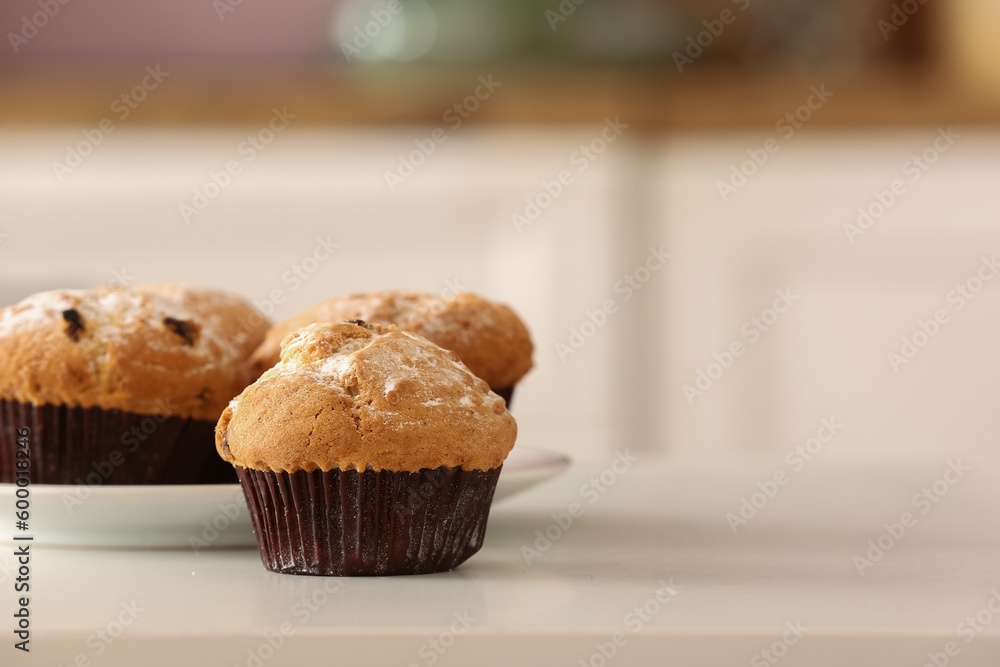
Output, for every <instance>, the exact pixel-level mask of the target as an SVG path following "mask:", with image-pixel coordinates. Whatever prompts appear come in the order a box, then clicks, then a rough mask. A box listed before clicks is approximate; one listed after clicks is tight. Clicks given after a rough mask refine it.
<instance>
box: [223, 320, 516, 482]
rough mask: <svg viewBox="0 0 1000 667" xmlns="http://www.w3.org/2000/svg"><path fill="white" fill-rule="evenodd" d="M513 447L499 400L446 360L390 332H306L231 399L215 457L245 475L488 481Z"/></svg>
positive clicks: (373, 328)
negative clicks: (458, 472)
mask: <svg viewBox="0 0 1000 667" xmlns="http://www.w3.org/2000/svg"><path fill="white" fill-rule="evenodd" d="M516 437H517V424H516V422H515V421H514V418H513V417H512V416H511V414H510V413H509V412H508V411H507V408H506V406H505V404H504V400H503V399H502V398H500V397H499V396H497V395H496V394H495V393H493V392H492V391H490V388H489V386H488V385H487V384H486V382H485V381H483V380H482V379H481V378H479V377H477V376H476V375H474V374H473V373H472V372H470V370H469V369H468V368H467V367H466V366H465V365H464V364H462V362H461V361H459V360H458V357H457V356H456V355H455V354H454V353H453V352H449V351H447V350H444V349H442V348H440V347H438V346H437V345H435V344H434V343H431V342H430V341H428V340H426V339H424V338H422V337H420V336H417V335H415V334H412V333H410V332H406V331H399V330H397V329H396V327H393V326H389V327H384V326H381V325H378V324H367V323H363V322H362V323H360V324H356V323H349V322H343V323H317V324H311V325H308V326H306V327H305V328H303V329H300V330H298V331H296V332H294V333H292V334H289V335H288V336H287V337H286V338H285V339H284V341H282V347H281V361H280V362H279V363H278V364H277V365H276V366H274V367H273V368H271V369H269V370H268V371H266V372H265V373H264V374H263V375H262V376H261V377H260V378H259V379H258V380H257V382H255V383H254V384H252V385H251V386H249V387H247V388H246V390H244V392H243V393H242V394H240V395H239V396H238V397H237V398H236V399H234V400H233V401H232V402H231V403H230V405H229V407H228V408H226V410H225V412H223V414H222V418H221V419H220V420H219V424H218V427H217V428H216V447H217V449H218V451H219V455H220V456H222V458H224V459H225V460H227V461H229V462H230V463H232V464H234V465H237V466H241V467H244V468H253V469H256V470H265V471H267V470H269V471H274V472H278V471H285V472H295V471H298V470H306V471H310V472H311V471H313V470H316V469H322V470H324V471H330V470H333V469H340V470H358V471H365V470H369V469H371V470H383V469H387V470H390V471H396V472H404V471H406V472H419V471H420V470H422V469H433V468H438V467H441V466H445V467H448V468H461V469H463V470H476V469H478V470H491V469H494V468H497V467H498V466H500V465H501V464H502V463H503V461H504V459H505V458H506V457H507V454H508V453H509V452H510V450H511V448H512V447H513V446H514V440H515V439H516Z"/></svg>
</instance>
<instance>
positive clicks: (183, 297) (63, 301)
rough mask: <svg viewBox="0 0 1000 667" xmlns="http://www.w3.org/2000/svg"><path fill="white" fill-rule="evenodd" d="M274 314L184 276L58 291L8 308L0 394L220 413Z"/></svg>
mask: <svg viewBox="0 0 1000 667" xmlns="http://www.w3.org/2000/svg"><path fill="white" fill-rule="evenodd" d="M268 324H269V323H268V322H267V320H266V318H264V317H263V316H261V315H260V314H259V313H257V311H256V310H254V309H253V307H252V306H250V305H249V304H248V303H246V302H245V301H244V300H243V299H241V298H240V297H237V296H235V295H231V294H228V293H226V292H220V291H217V290H209V289H203V288H195V287H187V286H184V285H179V284H172V283H171V284H158V285H141V286H137V287H134V288H129V289H120V288H107V287H102V288H96V289H91V290H58V291H52V292H42V293H40V294H36V295H34V296H30V297H28V298H27V299H25V300H23V301H22V302H21V303H19V304H16V305H14V306H9V307H7V308H4V309H0V398H5V399H8V400H13V401H18V402H22V403H32V404H35V405H42V404H51V405H68V406H74V407H75V406H81V407H84V408H89V407H99V408H103V409H120V410H123V411H127V412H132V413H136V414H156V415H169V416H181V417H191V418H194V419H203V420H211V421H215V420H216V419H218V417H219V415H220V414H221V412H222V410H223V409H224V408H225V406H226V405H227V403H228V402H229V400H230V399H231V398H232V397H233V396H235V395H236V394H238V393H239V392H240V391H241V390H242V389H243V388H244V387H246V385H247V384H248V383H249V382H250V381H252V376H251V374H252V370H251V368H250V365H249V362H248V359H249V356H250V354H251V352H252V350H253V349H254V348H255V347H256V346H258V345H259V343H260V342H261V341H262V340H263V337H264V332H265V330H266V328H267V326H268Z"/></svg>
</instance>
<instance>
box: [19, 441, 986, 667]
mask: <svg viewBox="0 0 1000 667" xmlns="http://www.w3.org/2000/svg"><path fill="white" fill-rule="evenodd" d="M611 460H612V459H611V458H610V457H609V458H608V460H607V461H604V462H597V461H594V462H586V463H576V464H574V465H573V466H572V467H571V468H570V469H569V471H568V472H566V473H565V474H564V475H563V476H562V477H560V478H558V479H556V480H553V481H551V482H548V483H547V484H545V485H544V486H542V487H539V488H537V489H534V490H531V491H528V492H526V493H525V494H523V495H521V496H518V497H515V498H511V499H509V500H507V501H504V502H502V503H499V504H498V505H497V506H496V507H494V511H493V513H492V515H491V518H490V523H489V530H488V533H487V537H486V544H485V546H484V548H483V549H482V551H480V553H479V554H477V555H476V556H474V557H473V559H472V560H470V561H469V562H467V563H466V564H465V565H463V566H462V567H460V568H459V569H458V570H456V571H454V572H451V573H445V574H439V575H430V576H414V577H396V578H349V579H337V578H314V577H295V576H286V575H278V574H273V573H270V572H267V571H265V570H264V568H263V567H262V566H261V563H260V559H259V556H258V554H257V552H256V550H253V549H231V550H214V551H202V552H200V553H199V554H195V553H193V552H191V551H189V550H103V549H63V548H51V547H50V548H45V547H44V545H41V544H35V545H34V547H33V550H34V557H33V561H32V583H33V590H32V594H33V597H32V602H31V605H32V606H31V613H32V619H33V635H32V641H31V646H32V652H31V653H30V655H25V654H23V653H21V652H19V651H15V650H13V648H12V647H11V644H13V640H12V639H11V635H10V634H9V633H10V627H11V626H12V622H11V613H12V612H11V610H12V609H13V605H14V599H15V594H14V592H13V590H12V581H11V580H10V578H9V576H6V575H3V574H0V578H4V579H6V580H5V581H4V582H3V583H2V585H0V591H2V593H0V610H2V616H3V618H5V619H7V620H6V621H4V623H3V626H4V627H3V628H2V629H3V636H4V637H6V639H5V640H4V645H3V646H2V647H0V656H2V657H0V664H2V665H10V664H32V665H34V664H37V665H53V666H54V665H69V664H72V662H73V661H74V660H80V662H79V663H78V664H92V665H225V666H229V665H247V664H250V665H258V664H262V665H268V666H272V665H296V666H300V665H312V664H316V665H320V664H322V665H331V664H344V665H362V664H378V665H402V666H407V665H411V664H416V665H429V664H432V658H433V664H436V665H483V666H489V665H522V664H539V665H555V664H566V665H579V664H581V662H580V661H581V660H584V661H585V662H584V664H587V662H588V661H589V664H593V665H602V664H605V663H604V662H602V658H600V657H599V654H597V655H598V657H597V658H594V659H592V654H594V653H595V651H596V650H597V649H596V648H595V643H598V642H600V643H606V642H609V641H610V640H611V639H612V637H613V634H614V633H615V632H618V631H621V632H623V637H624V639H626V640H627V641H626V642H625V643H624V645H623V646H622V647H620V648H618V649H617V651H616V655H615V656H614V658H613V659H612V660H610V661H607V664H613V665H621V666H625V665H651V664H678V665H688V666H691V667H694V666H700V665H713V666H715V665H730V664H731V665H747V664H750V665H766V664H774V663H771V662H768V661H767V660H766V658H764V657H763V656H762V655H761V654H760V653H759V652H760V651H762V650H764V649H767V648H769V647H771V646H772V644H774V642H776V641H779V640H780V639H781V637H782V633H783V632H784V630H785V627H786V623H788V622H791V623H793V624H794V623H799V624H800V625H801V626H803V627H804V628H807V629H808V630H807V631H805V632H804V635H803V637H802V639H801V640H800V641H798V642H797V643H796V644H794V645H791V646H788V647H787V651H785V652H784V655H783V657H781V658H780V660H778V661H777V664H781V665H783V666H788V667H791V666H794V665H811V666H814V667H823V666H826V665H831V666H832V665H838V666H841V665H853V666H854V667H865V666H868V665H872V666H874V665H879V666H885V665H914V666H915V667H919V666H920V665H923V664H924V663H925V662H927V661H928V660H929V658H928V657H927V652H929V651H930V652H941V651H943V650H944V647H945V645H946V643H947V642H949V641H956V644H957V646H958V647H959V648H960V651H961V653H960V655H959V656H958V657H957V658H953V659H951V661H950V664H953V665H996V664H1000V619H997V621H996V622H995V623H993V622H992V619H991V622H990V624H987V625H986V626H985V627H984V628H983V629H982V630H981V631H980V632H978V633H976V634H975V635H974V637H973V640H972V641H970V642H966V639H967V636H964V635H961V636H960V635H959V634H957V632H958V626H959V624H960V623H962V622H963V620H964V619H965V618H966V617H967V616H970V615H972V616H975V614H976V612H977V611H979V610H980V609H983V608H985V607H986V604H987V602H988V601H989V599H990V597H991V595H992V593H991V591H992V590H993V589H994V587H996V588H998V589H1000V577H998V574H997V573H998V566H1000V530H998V528H1000V518H998V516H1000V515H998V511H997V510H998V509H1000V490H998V489H997V485H996V484H995V483H993V482H992V480H991V478H992V477H993V475H992V474H991V472H992V471H991V470H988V469H987V467H986V466H985V465H978V466H977V465H975V464H971V462H968V461H963V463H964V464H969V465H970V468H971V470H970V472H968V473H966V474H965V475H964V476H963V477H962V478H961V479H960V480H959V481H958V483H957V484H955V485H954V486H952V487H949V491H948V494H947V495H946V496H944V497H943V498H942V499H941V500H940V502H938V503H936V504H935V505H934V506H933V508H932V509H930V511H928V512H927V513H926V514H921V513H920V512H919V510H918V509H916V508H915V507H914V506H913V504H912V496H913V495H914V494H915V493H917V492H919V491H920V489H921V488H922V487H923V486H925V485H928V484H931V483H933V482H934V481H935V480H937V479H939V478H941V476H942V474H943V472H944V470H945V469H947V467H948V465H947V462H945V461H942V462H940V464H939V465H937V464H934V465H924V466H910V467H906V468H903V469H900V468H898V467H889V466H882V467H878V468H858V469H850V470H849V469H842V468H838V469H828V468H823V467H821V466H820V464H819V463H813V464H810V465H807V466H806V467H805V469H804V470H802V472H799V473H796V474H794V475H792V477H791V479H790V481H789V482H788V483H787V484H786V485H784V486H783V487H781V488H780V490H779V491H778V493H777V495H776V496H775V497H774V498H773V499H771V500H769V501H768V503H767V504H766V505H765V506H764V507H763V509H762V510H760V512H759V513H758V515H757V516H756V517H754V518H753V519H752V520H751V521H750V522H749V524H748V525H747V526H744V527H742V528H741V529H740V530H739V532H738V533H737V534H735V535H734V534H733V532H732V530H731V529H730V527H729V525H728V523H727V521H726V513H727V512H731V511H732V512H735V511H737V509H738V507H739V503H740V498H741V497H744V496H749V494H751V493H752V492H754V491H755V490H756V487H755V484H756V482H757V481H758V480H763V479H765V478H766V477H769V476H770V475H771V474H772V473H773V471H774V470H775V469H776V468H774V467H771V468H769V467H767V466H756V467H752V468H750V467H743V468H738V467H736V466H732V467H728V468H724V469H719V468H710V467H707V466H694V465H678V464H672V463H669V462H667V461H665V460H662V459H652V458H650V459H648V460H640V462H639V463H637V464H636V465H635V466H634V467H633V468H632V469H631V470H630V471H628V472H627V473H625V474H624V475H622V476H621V477H619V478H618V480H617V481H616V483H615V484H614V485H613V486H611V487H610V488H608V489H607V491H606V492H605V493H604V494H602V495H600V496H599V498H597V499H596V501H595V502H593V503H592V504H589V503H588V502H587V499H586V498H583V497H581V496H580V487H581V484H584V483H585V482H586V480H587V479H588V478H590V477H591V476H593V475H594V474H596V473H599V472H600V471H601V470H602V469H605V468H606V467H607V466H608V465H609V464H610V463H611ZM810 466H811V467H810ZM783 467H785V468H787V466H783ZM573 501H582V504H583V506H584V508H585V513H584V515H583V516H582V517H580V518H579V519H576V520H575V522H574V524H573V525H572V526H571V527H570V528H569V529H567V530H566V531H565V532H564V533H563V534H562V536H561V537H560V538H559V539H558V540H557V541H555V542H554V543H553V544H552V546H551V548H550V549H548V551H546V552H545V553H544V554H543V555H542V556H541V557H540V558H537V559H536V560H534V561H533V562H532V563H530V564H529V563H526V562H525V559H524V557H523V555H522V549H521V547H522V546H523V545H530V544H531V543H532V542H533V541H534V540H535V534H534V531H535V530H536V529H542V530H544V529H545V528H546V527H547V526H548V525H549V524H550V523H551V522H552V519H551V517H550V515H551V513H553V512H564V511H566V509H567V508H568V506H569V505H570V503H571V502H573ZM907 510H911V511H914V514H915V515H916V518H917V524H916V525H915V526H913V527H912V528H910V529H908V530H907V532H906V533H905V535H904V536H903V537H902V538H901V539H900V540H899V541H898V542H897V543H896V544H895V545H894V546H893V547H892V548H891V549H890V550H889V551H888V552H887V553H886V554H885V556H884V557H883V558H882V559H881V560H880V561H879V562H877V563H875V565H874V566H872V567H870V568H868V569H867V570H866V571H865V573H864V575H863V576H862V575H860V574H859V573H858V571H857V569H856V567H855V565H854V564H853V562H852V558H853V557H854V556H855V555H859V554H863V553H864V551H865V550H866V549H867V541H868V540H869V539H876V538H878V536H879V534H880V533H881V532H882V530H883V528H882V524H883V523H885V522H891V521H895V520H898V518H899V515H900V514H901V513H902V512H904V511H907ZM5 551H7V549H6V548H5ZM5 563H6V565H7V566H8V567H9V565H10V558H9V556H8V557H7V559H6V561H4V560H3V559H0V565H2V564H5ZM661 580H663V581H665V582H667V583H672V584H673V586H674V589H675V590H676V595H675V596H674V597H672V598H671V599H669V601H668V602H666V603H664V604H659V605H657V604H652V603H651V605H650V607H651V608H655V607H657V606H659V610H658V612H657V613H655V615H652V616H649V617H647V618H648V619H649V620H648V622H644V623H642V627H641V628H638V629H637V628H636V623H635V622H634V621H633V622H629V621H627V619H626V615H627V614H628V613H629V612H630V611H631V610H632V609H633V608H634V607H635V606H636V605H642V604H643V603H645V602H646V601H647V600H649V599H650V598H651V597H652V596H653V595H654V594H655V592H656V589H657V588H658V587H659V585H660V584H659V583H658V582H660V581H661ZM324 586H325V587H327V588H328V589H336V590H333V592H332V593H329V594H327V593H325V592H324ZM310 596H316V598H315V599H316V600H317V601H320V602H322V603H321V604H318V605H316V606H315V611H309V612H308V614H307V613H306V610H307V606H306V605H305V604H304V602H306V601H308V600H309V598H310ZM324 596H325V597H326V599H325V601H324V600H323V598H324ZM133 601H134V603H135V604H136V605H138V607H140V608H141V609H142V610H143V611H142V612H141V613H139V615H138V617H137V618H136V619H135V620H134V622H132V623H131V625H129V626H128V627H126V628H125V629H124V631H123V633H122V634H121V635H120V636H119V637H118V638H117V639H116V640H114V641H113V642H112V643H111V644H110V645H105V644H103V642H101V641H100V640H99V639H97V638H96V637H97V636H96V635H95V634H94V633H96V632H97V630H98V629H101V628H105V627H106V626H107V624H108V623H109V622H113V621H114V620H115V619H116V617H117V616H118V615H119V613H120V611H121V609H122V604H123V603H132V602H133ZM998 608H1000V607H998ZM456 613H458V614H459V615H461V614H465V613H467V614H468V616H469V617H471V618H474V619H475V622H474V623H472V625H471V628H470V629H469V630H468V631H467V632H464V633H463V634H461V635H458V636H455V638H454V642H453V643H452V642H449V639H451V636H449V635H448V634H447V630H448V628H449V626H450V625H451V624H452V620H453V618H454V615H455V614H456ZM990 615H992V613H990ZM285 623H287V624H288V625H286V626H285V628H286V632H288V634H289V636H288V638H287V639H285V640H284V641H283V643H282V646H281V647H280V648H279V649H278V650H277V651H273V652H269V651H267V650H266V649H265V650H264V652H263V654H264V655H265V657H266V658H267V659H265V660H262V661H260V662H258V661H256V660H255V659H252V658H251V656H250V655H249V654H248V651H250V650H252V649H257V648H259V647H260V646H261V645H262V644H263V643H264V642H265V640H264V638H263V636H264V635H265V634H266V633H269V632H274V631H275V630H277V629H279V628H280V627H281V626H282V624H285ZM111 629H112V631H114V630H116V628H114V627H112V628H111ZM442 632H446V634H445V636H444V637H442V640H443V641H444V642H445V643H451V644H452V645H451V646H450V648H448V649H447V650H445V651H444V652H443V653H440V654H439V653H437V652H435V651H434V649H433V648H432V647H431V645H430V644H428V643H427V642H428V641H429V640H431V639H432V638H438V637H441V633H442ZM88 637H90V639H89V640H88ZM620 638H621V637H620ZM102 648H103V649H104V650H103V651H101V649H102ZM781 648H782V647H779V648H778V650H779V652H782V651H781ZM98 651H101V653H100V654H99V655H98ZM270 653H273V655H271V654H270ZM79 656H83V658H79ZM88 661H89V662H88Z"/></svg>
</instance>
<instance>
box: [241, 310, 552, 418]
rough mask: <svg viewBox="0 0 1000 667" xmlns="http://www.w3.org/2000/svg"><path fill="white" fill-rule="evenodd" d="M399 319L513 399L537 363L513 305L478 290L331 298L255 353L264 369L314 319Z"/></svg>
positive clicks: (282, 326)
mask: <svg viewBox="0 0 1000 667" xmlns="http://www.w3.org/2000/svg"><path fill="white" fill-rule="evenodd" d="M348 320H363V321H366V322H375V323H379V324H394V325H396V326H397V327H398V328H399V329H402V330H403V331H410V332H412V333H415V334H418V335H420V336H423V337H424V338H426V339H427V340H429V341H431V342H432V343H435V344H437V345H439V346H441V347H443V348H445V349H446V350H451V351H452V352H454V353H455V354H457V355H458V357H459V359H461V360H462V362H463V363H464V364H465V365H466V366H468V367H469V370H471V371H472V372H473V373H475V374H476V375H478V376H479V377H481V378H482V379H484V380H486V382H487V383H488V384H489V385H490V387H491V388H492V389H493V391H495V392H496V393H498V394H500V395H501V396H503V397H504V400H506V401H507V402H508V403H509V402H510V399H511V396H512V395H513V392H514V385H516V384H517V382H518V381H519V380H520V379H521V378H522V377H524V375H525V374H527V372H528V371H529V370H531V367H532V361H531V357H532V352H533V346H532V343H531V335H530V334H529V333H528V329H527V327H525V325H524V323H523V322H522V321H521V319H520V318H519V317H518V316H517V314H516V313H514V311H513V310H511V309H510V308H509V307H508V306H505V305H503V304H501V303H496V302H493V301H488V300H486V299H483V298H482V297H479V296H476V295H475V294H458V295H456V296H454V297H449V298H443V297H437V296H434V295H432V294H421V293H417V292H401V291H386V292H369V293H366V294H351V295H349V296H341V297H336V298H333V299H328V300H327V301H323V302H321V303H317V304H315V305H313V306H311V307H310V308H307V309H306V310H304V311H302V312H301V313H298V314H297V315H294V316H293V317H290V318H289V319H287V320H285V321H284V322H280V323H278V324H276V325H275V326H274V328H273V329H271V330H270V331H269V332H268V333H267V338H266V339H265V341H264V343H263V345H261V346H260V348H258V350H257V351H256V352H255V353H254V355H253V362H254V365H255V369H256V370H257V371H258V372H261V373H262V372H263V371H265V370H266V369H268V368H270V367H271V366H273V365H274V364H275V363H277V361H278V348H279V344H280V343H281V340H282V339H283V338H284V337H285V336H287V335H288V334H289V333H291V332H293V331H295V330H296V329H299V328H301V327H304V326H306V325H307V324H312V323H313V322H345V321H348Z"/></svg>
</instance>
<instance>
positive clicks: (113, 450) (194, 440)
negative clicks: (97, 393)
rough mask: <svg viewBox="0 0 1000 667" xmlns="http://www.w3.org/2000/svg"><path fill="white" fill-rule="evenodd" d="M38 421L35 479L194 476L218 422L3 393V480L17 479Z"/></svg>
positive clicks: (185, 479) (211, 450)
mask: <svg viewBox="0 0 1000 667" xmlns="http://www.w3.org/2000/svg"><path fill="white" fill-rule="evenodd" d="M20 428H28V429H30V431H31V432H30V435H29V436H28V442H29V451H30V462H31V468H30V480H31V482H32V483H34V484H87V485H90V486H94V485H101V484H111V485H114V484H193V483H195V482H197V481H198V478H199V476H200V475H201V474H202V470H203V468H204V466H205V464H206V462H207V461H209V460H210V459H209V457H213V458H218V455H217V454H216V452H215V422H211V421H206V420H200V419H188V418H184V417H167V416H163V415H141V414H135V413H131V412H124V411H122V410H113V409H111V410H104V409H101V408H82V407H68V406H65V405H32V404H30V403H19V402H17V401H8V400H4V399H0V482H3V483H10V482H13V481H14V479H15V474H14V471H15V468H14V465H15V458H14V456H15V454H14V452H15V449H17V430H18V429H20Z"/></svg>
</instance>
